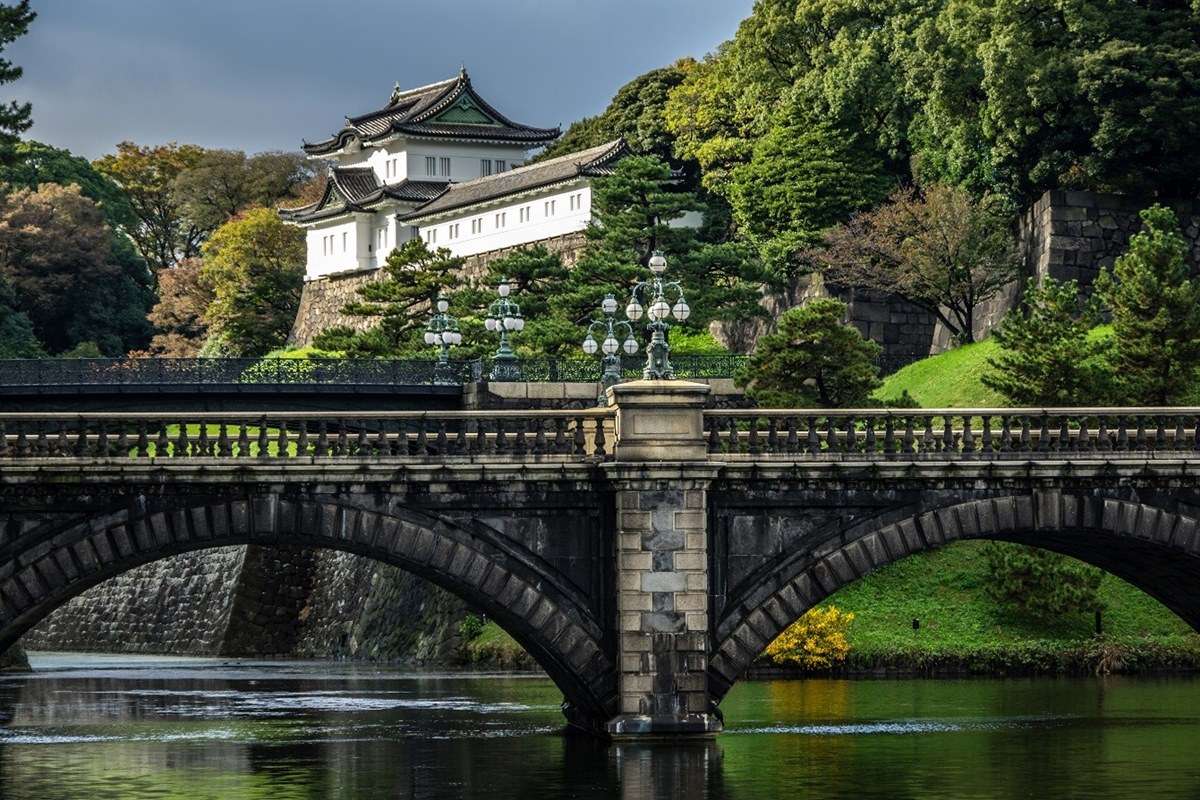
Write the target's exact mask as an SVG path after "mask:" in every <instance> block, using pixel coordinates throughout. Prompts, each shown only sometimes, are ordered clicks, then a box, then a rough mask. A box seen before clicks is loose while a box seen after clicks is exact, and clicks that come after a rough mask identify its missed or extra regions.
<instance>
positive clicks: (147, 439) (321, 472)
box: [0, 381, 1200, 737]
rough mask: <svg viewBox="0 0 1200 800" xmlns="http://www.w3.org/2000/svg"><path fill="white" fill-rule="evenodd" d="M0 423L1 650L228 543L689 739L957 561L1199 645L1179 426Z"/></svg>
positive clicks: (646, 416) (681, 389)
mask: <svg viewBox="0 0 1200 800" xmlns="http://www.w3.org/2000/svg"><path fill="white" fill-rule="evenodd" d="M707 391H708V387H707V386H704V385H701V384H693V383H686V382H649V381H640V382H633V383H627V384H621V385H618V386H616V387H614V388H613V389H611V390H610V404H609V406H608V407H607V408H603V409H594V410H588V411H504V412H464V411H431V412H373V413H365V412H347V413H344V414H331V413H299V412H294V413H272V414H267V415H254V416H251V415H248V414H243V415H237V414H232V413H224V412H222V413H211V412H210V413H193V414H188V415H178V414H171V415H167V414H161V413H159V414H111V413H110V414H92V415H79V414H56V413H31V414H0V426H3V427H2V430H0V647H7V646H9V645H11V644H12V643H14V642H16V641H17V640H18V639H19V638H20V636H21V635H22V634H23V633H24V632H25V631H26V630H28V629H29V628H30V627H32V626H33V625H34V624H36V623H37V622H38V621H39V620H41V619H42V618H43V617H45V616H46V615H47V614H48V613H50V612H51V611H52V610H53V609H55V608H56V607H58V606H60V605H61V604H63V603H64V602H66V601H67V600H69V599H70V598H71V597H74V596H75V595H77V594H79V593H80V592H82V591H84V590H85V589H87V588H88V587H90V586H93V585H95V584H97V583H99V582H100V581H103V580H105V579H106V578H109V577H112V576H114V575H116V574H118V573H120V572H122V571H125V570H128V569H131V568H133V567H136V566H138V565H140V564H144V563H147V562H150V561H153V560H155V559H160V558H163V557H165V556H169V555H173V554H177V553H181V552H185V551H190V550H196V549H201V548H209V547H216V546H222V545H233V544H258V545H272V544H278V545H303V546H308V547H327V548H335V549H339V550H344V551H348V552H352V553H357V554H361V555H364V556H368V557H371V558H375V559H378V560H380V561H384V562H387V563H389V564H394V565H397V566H399V567H402V568H404V569H407V570H411V571H412V572H414V573H417V574H419V575H421V576H423V577H425V578H427V579H428V580H430V581H432V582H434V583H436V584H438V585H439V586H442V587H444V588H445V589H447V590H449V591H451V592H454V593H455V594H457V595H459V596H461V597H462V598H463V599H465V600H466V601H467V602H469V603H470V604H472V605H473V606H475V607H476V608H478V609H480V610H481V611H483V612H485V613H487V614H488V615H489V616H490V617H492V618H493V619H495V620H496V621H497V622H498V623H499V624H500V625H501V626H503V627H504V628H505V629H506V630H507V631H508V632H509V633H511V634H512V635H513V637H514V638H516V639H517V640H518V641H519V642H520V643H521V644H522V645H523V646H524V647H525V648H526V649H527V650H528V651H529V653H530V654H531V655H533V657H535V658H536V659H537V660H538V662H539V663H540V664H541V665H542V666H543V667H544V668H545V670H546V672H547V673H548V674H549V675H550V677H551V678H552V679H553V680H554V681H555V682H556V684H557V685H558V686H559V688H560V689H561V690H562V692H563V695H564V698H565V701H564V704H563V709H564V713H565V715H566V717H567V719H568V720H569V722H570V723H571V724H572V725H575V726H577V727H580V728H584V729H586V730H589V731H593V732H598V733H603V734H607V735H611V736H616V737H622V736H634V735H644V734H659V735H687V734H700V735H705V734H713V733H715V732H717V731H719V730H720V728H721V721H720V719H721V718H720V712H719V703H720V701H721V699H722V698H723V697H724V695H725V693H726V692H727V691H728V690H729V688H730V686H732V684H733V683H734V682H735V681H736V680H737V679H738V677H739V676H740V675H741V674H742V673H743V672H744V671H745V670H746V668H747V667H748V666H749V665H750V664H751V663H752V662H753V661H754V659H755V658H756V657H757V656H758V655H759V654H760V653H761V652H762V650H763V649H764V648H765V647H766V645H767V644H768V643H769V642H770V641H771V640H772V639H773V638H774V637H775V636H776V635H778V634H779V633H780V632H781V631H782V630H783V629H784V628H785V627H786V626H787V625H789V624H790V623H791V622H792V621H794V620H795V619H797V618H798V617H799V616H800V615H802V614H803V613H804V612H805V611H807V610H808V609H809V608H811V607H813V606H814V605H816V604H818V603H820V602H822V601H823V600H824V599H825V598H827V597H828V596H830V595H831V594H832V593H834V592H836V591H837V590H838V589H839V588H841V587H842V586H845V585H846V584H848V583H851V582H853V581H855V580H857V579H858V578H860V577H862V576H863V575H866V574H867V573H869V572H871V571H872V570H875V569H877V568H879V567H881V566H884V565H886V564H889V563H892V562H894V561H896V560H898V559H901V558H905V557H906V556H908V555H910V554H912V553H916V552H920V551H923V550H927V549H930V548H936V547H939V546H942V545H943V544H945V543H947V542H951V541H954V540H956V539H966V538H977V539H978V538H983V539H1000V540H1006V541H1013V542H1022V543H1026V544H1031V545H1035V546H1038V547H1044V548H1048V549H1051V550H1055V551H1058V552H1061V553H1065V554H1068V555H1071V556H1074V557H1077V558H1080V559H1082V560H1084V561H1087V562H1090V563H1092V564H1095V565H1097V566H1099V567H1102V568H1104V569H1106V570H1108V571H1110V572H1113V573H1114V574H1116V575H1118V576H1120V577H1122V578H1124V579H1125V580H1127V581H1129V582H1130V583H1133V584H1135V585H1137V586H1139V587H1140V588H1142V589H1144V590H1145V591H1147V592H1149V593H1150V594H1152V595H1153V596H1155V597H1157V598H1158V599H1159V600H1161V601H1162V602H1163V603H1164V604H1166V605H1167V606H1168V607H1169V608H1171V609H1172V610H1173V611H1175V612H1176V613H1177V614H1179V615H1180V616H1181V617H1183V618H1184V619H1185V620H1187V621H1188V622H1189V623H1191V624H1192V625H1193V626H1197V625H1200V531H1198V528H1197V519H1200V491H1198V486H1197V481H1198V478H1200V437H1198V436H1197V429H1198V425H1197V423H1198V419H1200V409H1154V408H1142V409H972V410H963V409H957V410H922V411H910V410H896V411H888V410H880V409H872V410H860V411H825V410H761V409H759V410H751V411H715V410H705V408H704V406H705V393H706V392H707Z"/></svg>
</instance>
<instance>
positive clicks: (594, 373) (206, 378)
mask: <svg viewBox="0 0 1200 800" xmlns="http://www.w3.org/2000/svg"><path fill="white" fill-rule="evenodd" d="M745 360H746V356H687V355H680V356H673V357H672V359H671V363H672V364H673V365H674V367H675V373H676V376H677V377H679V378H732V377H734V376H735V375H736V373H737V371H738V369H739V368H740V367H741V365H742V364H743V363H744V362H745ZM644 363H645V359H644V358H640V357H630V358H626V359H624V360H622V363H621V373H622V378H624V379H626V380H631V379H635V378H640V377H641V375H642V365H643V364H644ZM602 371H603V370H602V368H601V365H600V362H599V360H598V359H582V358H532V359H522V360H521V361H519V362H518V369H517V371H516V372H515V373H514V375H513V376H512V377H510V378H509V379H508V380H517V381H530V382H558V381H564V382H592V381H599V380H600V376H601V372H602ZM491 372H492V363H491V360H490V359H481V360H473V361H451V362H450V363H448V364H440V363H438V362H437V361H436V360H432V359H430V360H417V359H333V358H330V359H316V358H313V359H294V358H57V359H0V386H9V387H16V386H189V385H196V386H222V385H228V386H235V385H236V386H248V385H249V386H253V385H263V386H280V385H289V384H314V385H323V386H342V385H344V386H424V385H438V384H464V383H473V382H476V381H481V380H489V379H490V375H491Z"/></svg>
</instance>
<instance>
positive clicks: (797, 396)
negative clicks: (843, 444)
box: [738, 298, 881, 408]
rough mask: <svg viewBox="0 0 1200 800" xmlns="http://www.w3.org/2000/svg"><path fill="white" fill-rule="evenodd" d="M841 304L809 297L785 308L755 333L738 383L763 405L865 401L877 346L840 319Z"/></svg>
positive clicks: (875, 374) (875, 371) (875, 376)
mask: <svg viewBox="0 0 1200 800" xmlns="http://www.w3.org/2000/svg"><path fill="white" fill-rule="evenodd" d="M845 318H846V304H845V303H842V302H840V301H838V300H833V299H830V298H816V299H813V300H809V301H808V302H807V303H805V304H804V305H803V306H799V307H797V308H792V309H789V310H787V311H785V312H784V313H783V314H782V315H781V316H780V317H779V320H778V327H777V328H776V330H775V331H774V332H773V333H768V334H766V335H764V336H760V337H759V339H758V342H757V343H756V345H755V347H754V353H753V354H752V355H751V356H750V361H749V363H748V364H747V365H746V369H745V371H744V373H743V374H742V375H740V376H739V378H738V383H739V384H741V385H742V386H744V387H746V394H747V395H749V396H750V397H751V398H753V399H754V400H755V401H756V402H758V403H759V404H760V405H763V406H766V407H768V408H772V407H773V408H796V407H799V408H812V407H821V408H847V407H862V406H865V405H867V404H868V402H869V399H870V396H871V392H872V391H874V390H875V389H876V388H877V387H878V386H879V383H880V381H879V368H878V367H877V366H876V365H875V361H876V359H878V358H879V354H880V352H881V348H880V346H879V345H878V344H876V343H875V342H873V341H871V340H870V339H866V338H864V337H863V335H862V334H861V333H860V332H859V330H858V329H857V328H855V327H853V326H851V325H847V324H845V323H844V322H843V321H842V320H844V319H845Z"/></svg>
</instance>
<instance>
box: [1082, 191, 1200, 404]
mask: <svg viewBox="0 0 1200 800" xmlns="http://www.w3.org/2000/svg"><path fill="white" fill-rule="evenodd" d="M1142 222H1143V228H1142V230H1141V231H1140V232H1139V233H1137V234H1136V235H1134V236H1133V237H1132V238H1131V239H1130V240H1129V250H1128V251H1127V252H1126V253H1125V254H1124V255H1123V256H1121V257H1120V258H1118V259H1117V261H1116V263H1115V264H1114V265H1113V268H1112V270H1111V271H1108V270H1105V271H1104V272H1103V273H1101V275H1100V278H1099V279H1098V280H1097V282H1096V290H1097V292H1098V293H1099V294H1100V297H1101V298H1102V299H1103V301H1104V304H1105V306H1106V307H1107V308H1108V310H1109V311H1110V312H1111V314H1112V326H1113V332H1114V336H1113V347H1112V356H1111V361H1112V371H1113V374H1114V376H1115V378H1116V383H1117V386H1116V389H1117V398H1116V399H1117V400H1118V401H1119V402H1122V403H1129V404H1131V405H1164V406H1165V405H1173V404H1178V403H1181V402H1183V400H1184V399H1185V398H1186V397H1187V396H1188V395H1189V393H1190V390H1191V388H1192V385H1193V382H1194V381H1195V377H1196V368H1197V366H1200V281H1197V280H1195V279H1192V278H1189V277H1188V274H1189V270H1188V265H1187V242H1186V240H1185V239H1184V238H1183V236H1182V235H1181V234H1180V232H1179V224H1178V222H1177V221H1176V219H1175V214H1174V212H1173V211H1171V209H1169V208H1166V207H1164V206H1161V205H1155V206H1152V207H1150V208H1148V209H1146V210H1144V211H1143V212H1142Z"/></svg>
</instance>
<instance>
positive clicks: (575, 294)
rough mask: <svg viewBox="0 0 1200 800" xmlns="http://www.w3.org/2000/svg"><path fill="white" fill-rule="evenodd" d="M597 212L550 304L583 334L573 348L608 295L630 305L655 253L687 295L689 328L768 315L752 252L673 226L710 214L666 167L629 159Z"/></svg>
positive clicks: (605, 183)
mask: <svg viewBox="0 0 1200 800" xmlns="http://www.w3.org/2000/svg"><path fill="white" fill-rule="evenodd" d="M592 210H593V221H592V224H591V225H590V226H589V227H588V229H587V237H588V243H587V247H586V248H585V250H584V253H583V256H582V257H581V258H580V260H579V262H578V263H577V264H576V265H575V266H574V267H573V268H572V269H571V270H570V271H569V272H568V275H567V279H566V281H564V283H563V285H562V287H561V288H560V290H559V291H558V292H557V293H556V294H555V296H554V297H553V299H552V300H551V309H552V311H553V312H554V314H555V315H556V316H557V317H559V319H560V320H562V321H563V322H564V323H565V324H566V325H573V326H576V327H575V329H574V330H573V333H574V334H575V335H574V336H572V337H571V343H572V344H577V343H578V341H579V340H581V339H582V338H583V334H582V329H581V328H580V327H579V326H580V325H581V324H582V323H585V322H586V321H588V320H590V319H592V316H593V315H594V314H595V313H596V309H597V308H599V306H600V303H601V301H603V299H604V296H605V295H606V294H613V295H616V296H617V297H618V298H619V299H621V300H624V299H625V298H627V297H628V295H629V291H630V289H631V288H632V287H633V285H634V284H635V283H636V282H637V281H639V280H642V279H644V278H646V277H647V276H648V274H649V273H648V271H647V270H646V265H647V263H648V262H649V260H650V256H651V255H652V254H653V253H654V251H656V250H661V251H663V253H664V254H665V255H666V258H667V261H668V272H667V277H668V278H669V279H671V280H675V281H678V282H679V283H680V284H682V285H683V287H684V288H685V290H686V291H687V297H688V301H689V303H690V304H691V307H692V316H691V317H690V318H689V319H688V320H687V323H686V324H685V327H688V328H691V329H693V330H699V329H701V328H703V327H704V326H706V325H707V324H708V323H709V322H711V321H712V320H716V319H738V318H743V319H744V318H746V317H754V316H762V315H763V313H764V312H763V310H762V308H761V307H760V305H759V302H758V301H759V299H760V297H761V288H760V287H761V286H762V284H763V283H765V282H767V281H769V279H770V276H769V275H768V274H767V272H766V270H765V269H764V268H763V267H762V265H761V264H760V263H759V262H758V260H757V259H756V258H755V257H754V254H753V253H752V252H750V250H749V248H747V247H745V246H744V245H741V244H739V243H737V242H731V241H703V240H702V239H701V238H700V237H701V234H706V235H708V236H709V237H710V238H713V239H716V238H719V236H720V235H721V233H722V231H721V230H720V229H719V228H718V229H715V230H714V229H709V228H707V226H706V227H705V228H701V229H697V228H693V227H688V226H685V225H679V224H674V225H673V224H671V223H672V221H676V220H680V219H681V218H682V217H684V216H685V215H687V214H688V213H689V212H692V213H697V212H699V213H703V212H704V210H705V206H704V204H702V203H701V202H700V201H699V200H698V199H697V198H696V196H695V195H694V194H693V193H691V192H687V191H681V190H680V188H679V187H678V186H677V185H676V178H675V176H674V174H673V173H672V171H671V168H670V166H669V165H668V164H667V163H666V162H664V161H662V160H661V159H657V158H653V157H649V156H630V157H628V158H624V159H622V160H621V161H620V162H618V163H617V166H616V168H615V170H614V172H613V174H612V175H610V176H607V177H604V178H600V179H597V180H596V182H595V183H594V184H593V188H592ZM564 329H565V326H564ZM563 344H564V346H566V342H564V343H563Z"/></svg>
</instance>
